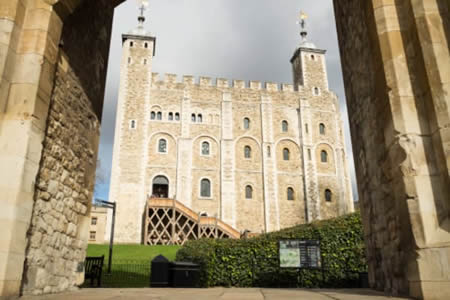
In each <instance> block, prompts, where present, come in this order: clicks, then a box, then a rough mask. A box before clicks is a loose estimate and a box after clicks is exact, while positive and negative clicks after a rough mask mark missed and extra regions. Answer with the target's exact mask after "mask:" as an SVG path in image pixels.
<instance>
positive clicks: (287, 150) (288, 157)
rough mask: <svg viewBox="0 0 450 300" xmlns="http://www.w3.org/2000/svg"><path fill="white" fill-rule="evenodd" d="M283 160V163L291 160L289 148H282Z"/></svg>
mask: <svg viewBox="0 0 450 300" xmlns="http://www.w3.org/2000/svg"><path fill="white" fill-rule="evenodd" d="M286 154H287V159H286ZM283 160H284V161H290V160H291V151H290V150H289V148H283Z"/></svg>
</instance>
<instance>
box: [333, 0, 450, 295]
mask: <svg viewBox="0 0 450 300" xmlns="http://www.w3.org/2000/svg"><path fill="white" fill-rule="evenodd" d="M334 2H335V11H336V21H337V25H338V26H337V27H338V34H339V42H340V49H341V57H342V65H343V71H344V81H345V87H346V94H347V102H348V109H349V116H350V126H351V132H352V140H353V153H354V155H355V164H356V172H357V178H358V188H359V195H360V202H361V212H362V216H363V221H364V231H365V239H366V244H367V257H368V263H369V277H370V283H371V286H372V287H375V288H377V289H381V290H385V291H387V292H389V293H392V294H404V295H411V296H415V297H418V298H422V297H424V298H425V299H444V298H445V297H446V295H448V293H449V292H450V268H449V263H450V262H449V259H448V258H449V257H450V232H449V231H450V227H449V220H450V219H449V212H450V210H449V206H450V196H449V190H448V187H449V157H450V155H449V153H450V135H449V130H450V123H449V81H450V80H449V70H450V61H449V51H448V45H449V44H448V43H449V40H448V34H449V30H450V28H449V24H448V20H449V14H448V2H447V1H439V0H428V1H409V0H396V1H355V0H351V1H347V0H346V1H340V0H335V1H334Z"/></svg>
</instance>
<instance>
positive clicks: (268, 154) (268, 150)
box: [267, 146, 271, 157]
mask: <svg viewBox="0 0 450 300" xmlns="http://www.w3.org/2000/svg"><path fill="white" fill-rule="evenodd" d="M270 155H271V153H270V146H267V157H270Z"/></svg>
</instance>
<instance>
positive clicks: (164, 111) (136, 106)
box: [110, 36, 353, 242]
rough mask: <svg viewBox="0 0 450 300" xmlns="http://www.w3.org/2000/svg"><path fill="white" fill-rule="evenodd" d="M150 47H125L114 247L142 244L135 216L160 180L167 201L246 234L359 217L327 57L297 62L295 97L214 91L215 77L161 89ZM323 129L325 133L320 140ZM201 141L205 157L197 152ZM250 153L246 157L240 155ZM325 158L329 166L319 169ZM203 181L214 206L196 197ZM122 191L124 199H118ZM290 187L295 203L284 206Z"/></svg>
mask: <svg viewBox="0 0 450 300" xmlns="http://www.w3.org/2000/svg"><path fill="white" fill-rule="evenodd" d="M125 37H127V36H125ZM151 39H152V38H151V37H144V38H143V40H142V41H141V40H136V39H133V37H132V36H130V37H128V39H127V40H126V41H125V43H124V53H123V58H122V74H121V76H122V77H121V92H120V96H119V104H118V105H119V108H118V110H119V119H118V123H117V124H118V125H117V126H116V140H117V141H116V142H115V146H114V157H113V173H112V178H113V182H112V187H111V195H112V199H113V201H118V203H119V204H118V205H119V208H118V211H119V213H118V224H119V227H121V229H119V232H118V235H117V236H118V239H117V240H118V242H131V241H133V242H140V240H141V236H140V232H139V227H140V226H142V224H141V222H142V219H141V217H140V216H139V215H141V214H142V213H143V207H144V205H145V197H146V196H149V195H152V194H155V192H154V191H152V182H153V179H154V178H155V177H156V176H160V175H162V176H165V177H166V178H167V179H168V181H169V197H170V198H176V199H177V200H178V201H180V202H182V203H184V204H185V205H187V206H188V207H190V208H192V209H193V210H194V211H197V212H199V213H200V212H202V213H207V214H208V215H210V216H217V217H219V218H221V219H222V220H224V221H225V222H227V223H229V224H231V225H232V226H235V227H236V228H237V229H239V230H241V231H243V230H245V229H248V230H251V231H253V232H261V231H273V230H277V229H280V228H285V227H289V226H293V225H296V224H299V223H304V222H307V221H311V220H313V219H318V218H329V217H333V216H336V215H340V214H342V213H345V212H349V211H352V210H353V198H352V195H351V189H350V188H349V187H350V178H349V176H348V166H347V163H346V161H345V155H344V156H343V155H342V154H344V153H345V151H344V141H343V135H342V121H341V119H340V112H339V107H338V101H337V97H336V95H335V94H333V93H332V92H330V91H329V90H328V81H327V74H326V70H325V58H324V55H323V54H324V52H322V51H321V50H315V49H313V51H312V52H309V51H308V49H303V50H302V51H301V52H299V53H297V55H296V56H294V60H295V59H297V60H301V61H302V64H303V67H302V70H305V74H302V76H304V80H303V82H304V85H301V86H298V87H297V88H294V86H293V85H290V84H282V85H278V84H275V83H267V84H265V85H263V84H262V83H261V82H257V81H251V82H248V83H246V82H244V81H242V80H233V81H232V84H231V85H230V82H229V81H228V80H226V79H217V80H216V82H215V83H214V84H213V82H212V79H211V78H208V77H200V78H199V79H198V81H196V80H195V78H193V77H192V76H183V79H182V81H181V82H179V81H178V80H177V76H176V75H173V74H166V75H165V77H164V79H163V80H161V79H159V74H157V73H153V74H150V75H151V76H150V75H148V74H149V73H148V72H149V71H150V70H151V59H152V55H153V53H151V52H150V51H146V50H145V49H144V48H143V43H144V41H146V40H151ZM131 43H133V44H131ZM131 45H133V46H131ZM150 48H151V47H150ZM295 64H296V62H295V61H294V66H295ZM142 91H149V94H150V95H145V96H144V95H141V94H140V93H142ZM147 97H148V98H147ZM146 99H148V100H146ZM146 101H147V102H146ZM193 118H195V120H194V119H193ZM245 118H247V119H248V120H249V123H250V124H249V128H245V127H244V119H245ZM131 122H133V124H137V125H136V126H137V128H131V127H130V124H131ZM283 122H287V124H288V128H287V131H286V132H284V131H283V128H282V123H283ZM320 124H322V125H323V126H325V128H326V130H325V132H322V133H321V132H319V125H320ZM308 128H309V129H308ZM160 140H164V141H165V143H166V145H167V152H165V153H160V152H159V150H158V145H159V142H160ZM204 142H208V143H209V147H210V149H209V151H210V153H209V154H208V155H203V154H202V153H201V150H202V149H201V145H202V143H204ZM142 143H144V144H145V145H143V144H142ZM246 146H249V147H250V148H251V157H250V158H246V157H245V155H244V149H245V147H246ZM285 149H288V151H289V160H288V161H285V160H284V158H283V152H284V151H285ZM323 150H325V151H327V153H328V159H327V162H320V159H321V158H320V153H321V151H323ZM142 165H143V166H144V167H143V168H144V169H143V170H142V169H141V167H140V166H142ZM133 174H134V177H133ZM130 176H131V177H130ZM119 178H120V179H119ZM202 179H208V180H209V181H210V182H211V196H210V197H207V198H205V197H202V196H201V195H200V186H201V185H200V182H201V180H202ZM125 182H128V183H127V185H126V189H127V195H125V194H124V193H122V194H121V193H119V192H118V191H117V189H119V186H123V185H124V184H125ZM247 186H250V187H251V189H252V191H253V194H252V197H251V199H247V197H246V195H245V189H246V187H247ZM288 188H289V189H293V190H294V195H293V197H294V200H288V199H287V197H288V195H287V194H288V193H287V190H288ZM326 189H329V190H331V191H332V195H333V198H332V200H331V201H326V199H325V190H326ZM305 191H306V193H305ZM110 198H111V197H110ZM121 205H122V208H120V206H121ZM141 230H142V229H141ZM141 232H142V231H141Z"/></svg>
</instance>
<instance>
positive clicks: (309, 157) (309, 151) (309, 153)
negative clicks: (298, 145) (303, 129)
mask: <svg viewBox="0 0 450 300" xmlns="http://www.w3.org/2000/svg"><path fill="white" fill-rule="evenodd" d="M308 159H309V160H311V149H308Z"/></svg>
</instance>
